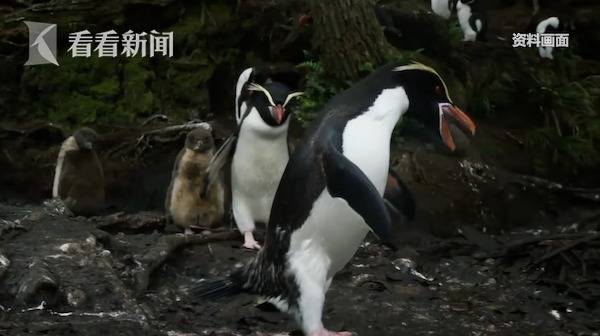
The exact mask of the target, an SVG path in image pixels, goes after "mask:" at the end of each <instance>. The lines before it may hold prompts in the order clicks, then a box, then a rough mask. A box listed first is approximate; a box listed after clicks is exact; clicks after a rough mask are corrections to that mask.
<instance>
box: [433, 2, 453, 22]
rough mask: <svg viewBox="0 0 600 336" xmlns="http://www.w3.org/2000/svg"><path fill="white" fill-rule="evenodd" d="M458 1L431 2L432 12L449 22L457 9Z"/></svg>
mask: <svg viewBox="0 0 600 336" xmlns="http://www.w3.org/2000/svg"><path fill="white" fill-rule="evenodd" d="M456 1H457V0H431V10H432V11H433V12H434V13H435V14H437V15H439V16H441V17H443V18H444V19H446V20H448V19H449V18H450V17H451V16H452V12H454V9H455V8H456Z"/></svg>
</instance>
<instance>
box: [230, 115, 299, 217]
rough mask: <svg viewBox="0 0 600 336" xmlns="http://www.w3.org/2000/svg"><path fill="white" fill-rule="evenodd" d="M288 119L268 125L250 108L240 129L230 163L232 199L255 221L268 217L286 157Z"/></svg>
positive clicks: (235, 205)
mask: <svg viewBox="0 0 600 336" xmlns="http://www.w3.org/2000/svg"><path fill="white" fill-rule="evenodd" d="M288 123H289V120H288V121H286V123H285V124H283V125H281V126H279V127H271V126H269V125H267V124H266V123H265V122H264V121H263V120H262V119H261V118H260V115H259V114H258V112H257V111H256V110H253V111H252V112H250V114H249V115H248V117H247V118H246V119H244V121H243V125H242V127H241V129H240V133H239V137H238V141H237V144H236V148H235V153H234V155H233V161H232V165H231V183H232V197H233V200H232V201H233V203H234V204H233V206H234V207H243V208H244V211H243V212H244V213H248V214H249V215H250V216H251V217H252V219H254V220H256V221H263V222H266V221H268V219H269V214H270V210H271V205H272V203H273V197H274V196H275V192H276V191H277V187H278V185H279V181H280V180H281V176H282V175H283V171H284V170H285V166H286V165H287V162H288V160H289V152H288V144H287V129H288Z"/></svg>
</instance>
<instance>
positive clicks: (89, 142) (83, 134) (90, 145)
mask: <svg viewBox="0 0 600 336" xmlns="http://www.w3.org/2000/svg"><path fill="white" fill-rule="evenodd" d="M73 137H74V138H75V142H77V146H78V147H79V149H83V150H92V149H94V146H95V145H96V141H97V140H98V134H97V133H96V131H94V130H93V129H91V128H88V127H82V128H80V129H78V130H77V131H75V133H73Z"/></svg>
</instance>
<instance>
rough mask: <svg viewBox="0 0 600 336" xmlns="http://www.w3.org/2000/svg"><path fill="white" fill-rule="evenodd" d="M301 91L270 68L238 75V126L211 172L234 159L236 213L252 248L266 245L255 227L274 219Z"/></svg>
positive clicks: (236, 112)
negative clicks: (276, 78) (272, 214)
mask: <svg viewBox="0 0 600 336" xmlns="http://www.w3.org/2000/svg"><path fill="white" fill-rule="evenodd" d="M301 94H302V92H292V91H291V90H290V88H289V86H287V85H285V84H283V83H281V82H277V81H274V80H273V79H271V77H269V73H268V70H267V69H262V68H248V69H246V70H244V71H243V72H242V73H241V74H240V76H239V78H238V82H237V85H236V98H235V109H236V110H235V115H236V121H237V124H238V127H237V129H236V131H235V133H234V135H233V136H231V137H230V138H229V139H228V140H226V141H225V143H224V145H223V146H222V147H221V148H220V149H219V151H218V152H217V154H216V155H215V160H213V163H211V165H210V166H209V174H208V176H209V181H213V180H214V178H215V177H216V176H218V172H219V171H220V170H221V169H222V168H223V166H224V165H225V163H226V162H228V161H231V207H232V210H233V218H234V220H235V222H236V224H237V226H238V228H239V230H240V232H241V233H242V234H243V236H244V247H246V248H248V249H258V248H260V245H259V244H258V242H257V241H256V240H255V238H254V234H253V232H254V229H255V225H256V223H257V222H262V223H267V222H268V221H269V215H270V212H271V205H272V203H273V198H274V197H275V191H276V190H277V186H278V185H279V180H280V179H281V176H282V175H283V170H284V169H285V166H286V164H287V162H288V160H289V155H290V153H289V146H288V128H289V123H290V116H291V114H292V111H293V102H294V98H296V97H298V96H300V95H301ZM211 184H212V182H209V183H207V186H210V185H211Z"/></svg>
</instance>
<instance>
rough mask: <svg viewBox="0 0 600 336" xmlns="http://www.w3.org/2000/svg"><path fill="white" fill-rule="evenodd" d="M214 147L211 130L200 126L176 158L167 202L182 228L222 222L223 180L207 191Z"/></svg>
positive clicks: (170, 215)
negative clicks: (208, 169)
mask: <svg viewBox="0 0 600 336" xmlns="http://www.w3.org/2000/svg"><path fill="white" fill-rule="evenodd" d="M214 150H215V145H214V141H213V137H212V134H211V130H210V128H204V127H198V128H196V129H194V130H193V131H191V132H189V133H188V135H187V136H186V138H185V147H184V148H183V149H182V150H181V151H180V152H179V155H177V159H176V160H175V164H174V166H173V173H172V174H171V183H170V185H169V189H168V190H167V196H166V199H165V211H166V213H167V218H168V219H169V220H171V221H172V222H173V223H175V225H177V226H179V227H182V228H183V229H184V230H185V233H186V234H192V233H193V231H192V228H204V229H206V228H211V227H214V226H216V225H218V224H220V223H221V222H222V219H223V214H224V211H225V210H224V209H225V207H224V199H225V192H224V188H223V180H222V178H220V177H219V178H218V179H217V180H216V181H215V183H213V184H212V185H211V187H210V188H207V189H206V190H205V183H206V182H207V180H206V174H207V168H208V165H209V163H210V162H211V161H212V159H213V154H214Z"/></svg>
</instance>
